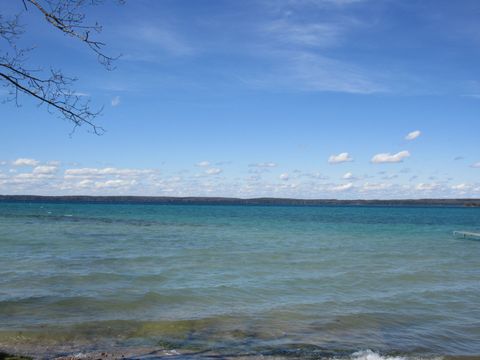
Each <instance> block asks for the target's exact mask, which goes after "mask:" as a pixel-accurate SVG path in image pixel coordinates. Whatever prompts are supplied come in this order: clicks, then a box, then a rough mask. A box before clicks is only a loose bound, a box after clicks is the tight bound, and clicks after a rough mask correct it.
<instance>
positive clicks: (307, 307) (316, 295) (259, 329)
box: [0, 203, 480, 358]
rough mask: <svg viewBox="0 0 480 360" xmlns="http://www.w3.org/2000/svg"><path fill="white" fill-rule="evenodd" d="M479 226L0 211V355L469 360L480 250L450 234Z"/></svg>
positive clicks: (453, 217) (131, 210) (479, 343)
mask: <svg viewBox="0 0 480 360" xmlns="http://www.w3.org/2000/svg"><path fill="white" fill-rule="evenodd" d="M479 229H480V209H478V208H434V207H430V208H408V207H340V206H339V207H293V206H292V207H280V206H278V207H277V206H272V207H263V206H217V205H216V206H205V205H203V206H193V205H119V204H115V205H112V204H104V205H102V204H95V205H92V204H40V203H35V204H20V203H0V349H2V348H3V349H16V350H17V351H20V352H21V351H22V349H28V351H30V353H31V352H32V349H37V350H38V351H39V353H40V351H43V353H45V352H46V351H47V352H50V353H51V354H54V353H56V352H58V353H59V352H60V351H63V352H68V351H70V349H71V350H72V351H73V350H75V351H77V350H78V349H80V350H85V351H88V350H89V349H96V348H99V347H105V348H115V347H127V348H128V347H151V348H165V349H176V350H178V351H182V350H184V351H190V352H192V351H196V352H200V353H201V352H202V351H207V350H208V351H210V352H215V353H217V354H227V353H228V354H230V355H232V354H237V355H240V354H243V355H245V354H247V355H249V356H250V355H251V356H257V355H265V356H267V355H275V356H279V357H284V356H286V357H302V358H318V357H323V356H325V357H343V356H347V357H348V356H353V355H351V354H352V353H356V352H358V351H364V350H366V349H370V350H371V351H374V352H375V353H372V354H385V355H389V354H390V355H391V354H401V355H405V356H426V357H431V356H436V355H480V241H474V240H465V239H456V238H454V237H453V236H452V231H454V230H471V231H475V230H476V231H478V230H479ZM60 349H61V350H60ZM357 354H358V353H357ZM199 356H200V355H199Z"/></svg>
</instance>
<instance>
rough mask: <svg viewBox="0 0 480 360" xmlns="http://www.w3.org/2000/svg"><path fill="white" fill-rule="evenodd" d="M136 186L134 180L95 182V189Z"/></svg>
mask: <svg viewBox="0 0 480 360" xmlns="http://www.w3.org/2000/svg"><path fill="white" fill-rule="evenodd" d="M135 184H136V181H135V180H120V179H116V180H106V181H97V182H95V187H96V188H97V189H108V188H111V189H118V188H122V187H129V186H133V185H135Z"/></svg>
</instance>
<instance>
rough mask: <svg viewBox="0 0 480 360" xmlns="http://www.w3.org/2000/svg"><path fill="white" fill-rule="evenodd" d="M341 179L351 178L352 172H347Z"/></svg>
mask: <svg viewBox="0 0 480 360" xmlns="http://www.w3.org/2000/svg"><path fill="white" fill-rule="evenodd" d="M342 179H345V180H348V179H353V174H352V173H351V172H347V173H345V174H344V175H343V176H342Z"/></svg>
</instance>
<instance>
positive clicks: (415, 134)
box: [405, 130, 422, 141]
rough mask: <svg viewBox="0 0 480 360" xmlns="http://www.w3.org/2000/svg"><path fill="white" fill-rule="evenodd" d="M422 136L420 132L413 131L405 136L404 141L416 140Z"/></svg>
mask: <svg viewBox="0 0 480 360" xmlns="http://www.w3.org/2000/svg"><path fill="white" fill-rule="evenodd" d="M421 134H422V132H421V131H420V130H415V131H412V132H410V133H408V134H407V136H405V140H409V141H410V140H414V139H416V138H418V137H419V136H420V135H421Z"/></svg>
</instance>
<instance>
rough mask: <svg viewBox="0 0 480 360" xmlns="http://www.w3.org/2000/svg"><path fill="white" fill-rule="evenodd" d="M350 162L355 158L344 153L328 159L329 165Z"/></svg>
mask: <svg viewBox="0 0 480 360" xmlns="http://www.w3.org/2000/svg"><path fill="white" fill-rule="evenodd" d="M348 161H353V158H352V157H351V156H350V155H349V154H348V152H343V153H340V154H338V155H331V156H330V157H329V158H328V163H329V164H340V163H344V162H348Z"/></svg>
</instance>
